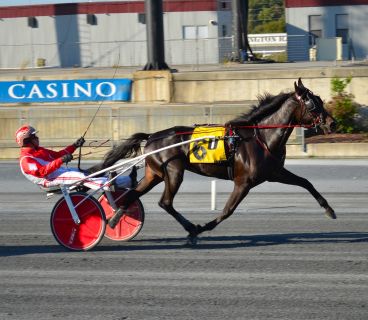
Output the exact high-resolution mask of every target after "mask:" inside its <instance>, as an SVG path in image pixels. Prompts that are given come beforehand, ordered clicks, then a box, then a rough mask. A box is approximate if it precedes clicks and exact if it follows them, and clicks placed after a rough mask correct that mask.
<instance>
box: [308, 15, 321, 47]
mask: <svg viewBox="0 0 368 320" xmlns="http://www.w3.org/2000/svg"><path fill="white" fill-rule="evenodd" d="M322 29H323V23H322V16H321V15H318V16H317V15H316V16H309V44H310V45H312V46H314V45H315V44H316V39H317V38H321V37H322Z"/></svg>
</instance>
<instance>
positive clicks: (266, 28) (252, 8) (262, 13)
mask: <svg viewBox="0 0 368 320" xmlns="http://www.w3.org/2000/svg"><path fill="white" fill-rule="evenodd" d="M285 30H286V29H285V5H284V1H283V0H249V24H248V32H249V33H277V32H285Z"/></svg>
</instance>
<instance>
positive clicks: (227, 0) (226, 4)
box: [219, 0, 231, 10]
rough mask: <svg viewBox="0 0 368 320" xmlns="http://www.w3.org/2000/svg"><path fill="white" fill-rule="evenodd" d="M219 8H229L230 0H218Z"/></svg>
mask: <svg viewBox="0 0 368 320" xmlns="http://www.w3.org/2000/svg"><path fill="white" fill-rule="evenodd" d="M219 9H220V10H231V0H223V1H220V2H219Z"/></svg>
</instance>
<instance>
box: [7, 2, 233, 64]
mask: <svg viewBox="0 0 368 320" xmlns="http://www.w3.org/2000/svg"><path fill="white" fill-rule="evenodd" d="M163 9H164V17H163V21H164V33H165V52H166V62H167V63H168V64H169V65H185V64H200V63H207V64H210V63H219V62H221V61H222V60H223V59H224V57H225V56H226V55H228V54H229V51H231V44H232V43H231V29H232V18H231V17H232V15H231V0H224V1H218V0H196V1H193V0H166V1H165V0H164V1H163ZM146 62H147V48H146V24H145V8H144V1H110V2H105V1H101V2H81V3H73V4H70V3H69V4H49V5H28V6H14V7H0V68H26V67H35V66H50V67H54V66H60V67H73V66H76V67H89V66H96V67H112V66H116V65H120V66H144V65H145V64H146Z"/></svg>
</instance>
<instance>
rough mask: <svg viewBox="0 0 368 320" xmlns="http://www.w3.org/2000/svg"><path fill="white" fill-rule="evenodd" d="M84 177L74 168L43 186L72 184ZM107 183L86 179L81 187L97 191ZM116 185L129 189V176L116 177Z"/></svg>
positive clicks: (103, 178) (101, 178)
mask: <svg viewBox="0 0 368 320" xmlns="http://www.w3.org/2000/svg"><path fill="white" fill-rule="evenodd" d="M85 177H86V175H85V174H84V173H83V172H80V171H79V170H78V169H76V168H68V169H67V170H66V171H64V172H63V173H61V174H60V175H59V176H57V177H56V178H55V179H52V180H47V181H44V183H43V186H44V187H46V188H50V187H55V186H59V185H62V184H66V185H68V184H73V183H74V182H77V181H79V180H81V179H84V178H85ZM106 181H107V177H96V178H88V179H87V180H85V181H83V185H84V186H86V187H87V188H89V189H93V190H96V189H99V188H101V187H102V186H103V185H104V184H105V183H106ZM115 182H116V184H117V185H118V186H119V187H122V188H130V187H131V184H132V181H131V179H130V177H129V176H123V175H121V176H118V177H117V178H116V180H115Z"/></svg>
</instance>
